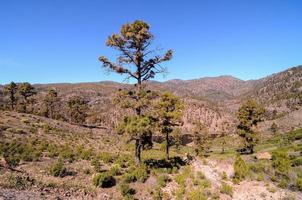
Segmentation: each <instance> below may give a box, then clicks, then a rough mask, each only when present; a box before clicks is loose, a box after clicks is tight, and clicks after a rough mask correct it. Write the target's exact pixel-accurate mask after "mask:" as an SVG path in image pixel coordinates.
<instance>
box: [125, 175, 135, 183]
mask: <svg viewBox="0 0 302 200" xmlns="http://www.w3.org/2000/svg"><path fill="white" fill-rule="evenodd" d="M123 180H124V181H125V182H127V183H131V182H135V181H136V177H135V175H134V174H133V173H126V174H124V175H123Z"/></svg>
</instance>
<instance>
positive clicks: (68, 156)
mask: <svg viewBox="0 0 302 200" xmlns="http://www.w3.org/2000/svg"><path fill="white" fill-rule="evenodd" d="M59 158H60V159H64V160H68V162H70V163H72V162H73V161H75V160H76V155H75V153H74V152H73V150H72V148H70V147H69V146H68V145H65V146H64V147H62V149H61V152H60V154H59Z"/></svg>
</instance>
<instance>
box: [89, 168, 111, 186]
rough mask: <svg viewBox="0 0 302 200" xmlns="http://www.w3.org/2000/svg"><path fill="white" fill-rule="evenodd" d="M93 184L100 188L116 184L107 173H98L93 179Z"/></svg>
mask: <svg viewBox="0 0 302 200" xmlns="http://www.w3.org/2000/svg"><path fill="white" fill-rule="evenodd" d="M92 181H93V184H94V185H95V186H98V187H102V188H109V187H112V186H114V185H115V184H116V180H115V178H114V177H113V176H112V175H110V174H109V173H108V172H103V173H98V174H96V175H95V176H94V177H93V179H92Z"/></svg>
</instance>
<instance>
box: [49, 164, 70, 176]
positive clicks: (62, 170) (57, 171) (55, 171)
mask: <svg viewBox="0 0 302 200" xmlns="http://www.w3.org/2000/svg"><path fill="white" fill-rule="evenodd" d="M66 172H67V170H66V167H65V166H64V163H63V161H61V160H59V161H57V162H56V163H55V164H53V165H52V166H51V167H50V174H51V175H53V176H55V177H64V176H65V175H66Z"/></svg>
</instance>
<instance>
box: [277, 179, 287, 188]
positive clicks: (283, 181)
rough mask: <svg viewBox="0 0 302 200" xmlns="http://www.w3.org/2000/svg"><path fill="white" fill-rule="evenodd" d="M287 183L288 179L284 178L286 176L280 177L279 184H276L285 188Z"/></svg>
mask: <svg viewBox="0 0 302 200" xmlns="http://www.w3.org/2000/svg"><path fill="white" fill-rule="evenodd" d="M288 185H289V181H288V179H286V178H282V179H281V180H280V181H279V184H278V186H279V187H280V188H287V187H288Z"/></svg>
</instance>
